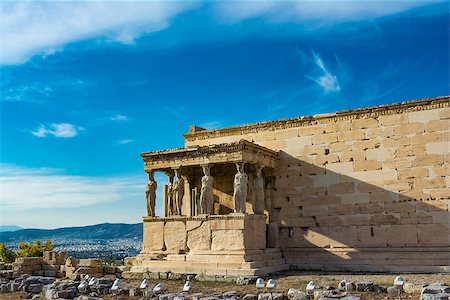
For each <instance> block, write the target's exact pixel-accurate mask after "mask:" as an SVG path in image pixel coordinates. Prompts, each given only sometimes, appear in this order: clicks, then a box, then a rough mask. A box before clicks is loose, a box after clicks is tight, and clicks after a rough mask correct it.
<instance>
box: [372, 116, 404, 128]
mask: <svg viewBox="0 0 450 300" xmlns="http://www.w3.org/2000/svg"><path fill="white" fill-rule="evenodd" d="M378 121H379V122H380V125H383V126H391V125H399V124H405V123H407V122H408V115H407V114H394V115H385V116H379V117H378Z"/></svg>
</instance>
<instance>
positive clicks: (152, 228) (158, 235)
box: [143, 221, 164, 251]
mask: <svg viewBox="0 0 450 300" xmlns="http://www.w3.org/2000/svg"><path fill="white" fill-rule="evenodd" d="M143 249H144V251H158V250H159V251H162V250H163V249H164V221H161V222H144V241H143Z"/></svg>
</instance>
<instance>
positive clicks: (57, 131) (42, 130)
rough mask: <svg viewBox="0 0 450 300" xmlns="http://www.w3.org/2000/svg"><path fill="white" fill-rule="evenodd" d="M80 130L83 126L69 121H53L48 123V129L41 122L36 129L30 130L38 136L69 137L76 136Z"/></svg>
mask: <svg viewBox="0 0 450 300" xmlns="http://www.w3.org/2000/svg"><path fill="white" fill-rule="evenodd" d="M80 130H84V128H82V127H77V126H74V125H72V124H69V123H53V124H51V125H50V129H49V128H47V127H46V126H45V125H42V124H41V125H39V128H38V129H37V130H36V131H32V132H31V134H32V135H34V136H37V137H40V138H44V137H47V136H49V135H53V136H54V137H58V138H71V137H74V136H77V135H78V132H79V131H80Z"/></svg>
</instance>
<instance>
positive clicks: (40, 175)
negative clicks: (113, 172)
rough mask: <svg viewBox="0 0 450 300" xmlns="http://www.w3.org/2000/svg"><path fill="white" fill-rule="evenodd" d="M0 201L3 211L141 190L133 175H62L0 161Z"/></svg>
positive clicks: (78, 203)
mask: <svg viewBox="0 0 450 300" xmlns="http://www.w3.org/2000/svg"><path fill="white" fill-rule="evenodd" d="M0 166H1V169H0V205H1V207H2V209H4V210H5V211H8V210H27V209H37V208H73V207H82V206H89V205H95V204H101V203H108V202H113V201H120V200H126V199H128V197H131V196H135V195H138V194H139V193H141V194H142V191H143V190H145V187H144V186H141V185H139V184H137V183H138V182H141V181H142V180H141V179H140V178H137V177H92V176H72V175H66V174H64V173H63V172H62V171H61V170H56V169H48V168H25V167H20V166H17V165H12V164H0Z"/></svg>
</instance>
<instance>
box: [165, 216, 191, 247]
mask: <svg viewBox="0 0 450 300" xmlns="http://www.w3.org/2000/svg"><path fill="white" fill-rule="evenodd" d="M186 236H187V234H186V225H185V223H184V222H183V221H168V222H166V224H165V225H164V244H165V245H166V251H168V252H173V253H183V252H185V250H186Z"/></svg>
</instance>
